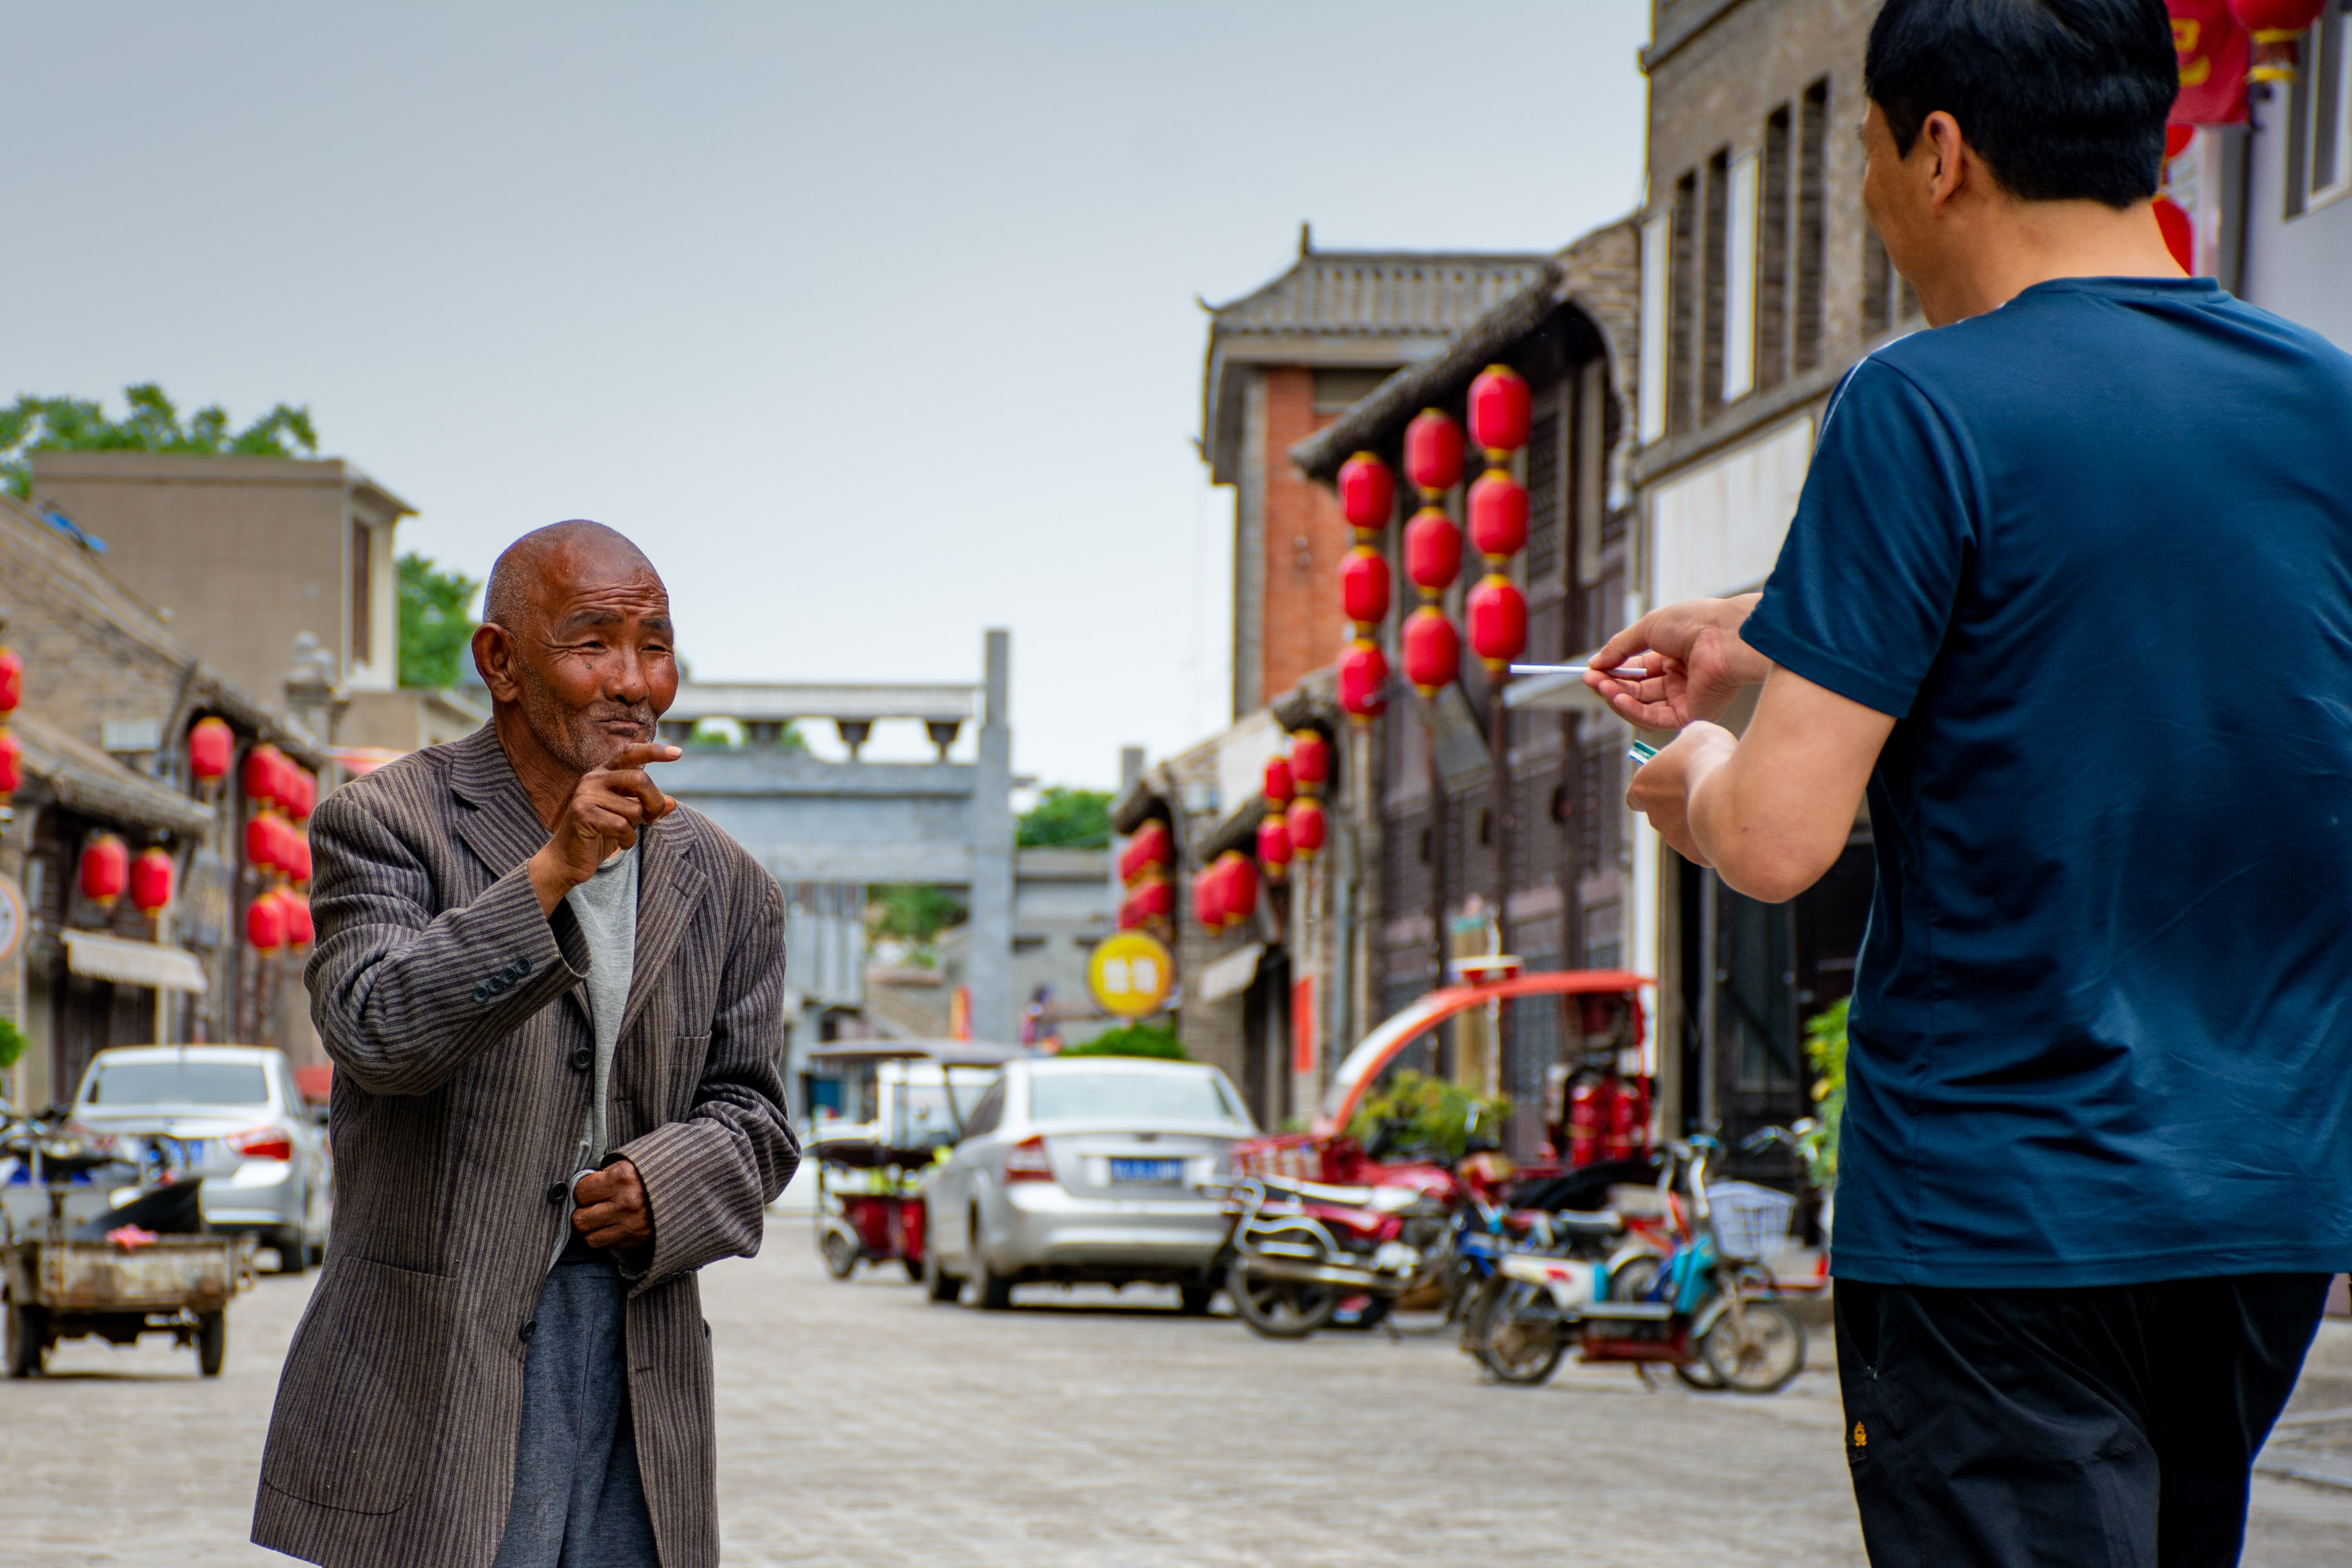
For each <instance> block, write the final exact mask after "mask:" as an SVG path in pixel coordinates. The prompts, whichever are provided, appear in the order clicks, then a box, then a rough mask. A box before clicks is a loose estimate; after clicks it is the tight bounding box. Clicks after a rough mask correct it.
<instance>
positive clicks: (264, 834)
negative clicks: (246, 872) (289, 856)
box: [245, 815, 278, 871]
mask: <svg viewBox="0 0 2352 1568" xmlns="http://www.w3.org/2000/svg"><path fill="white" fill-rule="evenodd" d="M245 858H246V862H247V864H248V865H252V866H257V867H259V868H261V869H263V870H265V871H274V870H276V869H278V819H277V818H276V817H274V816H266V815H256V816H251V817H248V818H247V819H246V824H245Z"/></svg>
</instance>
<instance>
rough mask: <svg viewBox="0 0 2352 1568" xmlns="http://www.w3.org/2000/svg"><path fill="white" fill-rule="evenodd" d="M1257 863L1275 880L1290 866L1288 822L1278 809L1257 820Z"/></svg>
mask: <svg viewBox="0 0 2352 1568" xmlns="http://www.w3.org/2000/svg"><path fill="white" fill-rule="evenodd" d="M1257 863H1258V864H1259V865H1260V866H1261V867H1263V868H1265V874H1266V876H1267V877H1269V878H1270V879H1273V880H1275V881H1277V882H1279V881H1281V880H1282V879H1283V876H1284V874H1285V873H1286V872H1287V871H1288V869H1289V868H1290V824H1289V823H1288V822H1287V821H1286V820H1284V817H1283V815H1282V813H1280V812H1278V811H1276V812H1270V813H1268V814H1267V815H1266V816H1263V817H1261V818H1259V820H1258V825H1257Z"/></svg>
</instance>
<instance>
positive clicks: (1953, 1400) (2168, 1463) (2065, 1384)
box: [1837, 1274, 2331, 1568]
mask: <svg viewBox="0 0 2352 1568" xmlns="http://www.w3.org/2000/svg"><path fill="white" fill-rule="evenodd" d="M2330 1278H2331V1276H2328V1275H2326V1274H2262V1275H2247V1276H2242V1277H2237V1278H2228V1279H2177V1280H2168V1281H2164V1282H2162V1283H2158V1284H2150V1285H2124V1286H2113V1287H2103V1288H2095V1289H2094V1288H2084V1289H2048V1290H1965V1289H1924V1288H1919V1287H1912V1286H1899V1285H1866V1284H1863V1283H1861V1282H1859V1281H1856V1280H1848V1279H1841V1280H1839V1281H1838V1282H1837V1343H1838V1382H1839V1384H1840V1386H1841V1387H1842V1389H1843V1392H1844V1394H1845V1450H1846V1458H1847V1460H1848V1462H1849V1464H1850V1466H1851V1467H1852V1469H1853V1491H1854V1500H1855V1501H1856V1502H1857V1503H1858V1504H1859V1505H1860V1506H1861V1510H1862V1537H1863V1543H1864V1546H1865V1547H1866V1548H1867V1549H1868V1550H1869V1552H1870V1561H1871V1563H1873V1564H1874V1568H1913V1565H1914V1564H1916V1565H1918V1568H1928V1565H1930V1564H1932V1565H1934V1568H2029V1565H2032V1568H2042V1565H2045V1564H2046V1565H2047V1568H2228V1565H2230V1564H2233V1563H2236V1562H2237V1561H2238V1553H2239V1551H2240V1549H2241V1547H2242V1545H2243V1543H2244V1539H2245V1533H2246V1487H2247V1480H2248V1478H2249V1476H2250V1474H2251V1472H2252V1466H2253V1462H2254V1456H2255V1455H2256V1454H2257V1453H2258V1452H2259V1451H2260V1450H2261V1448H2262V1446H2263V1438H2264V1437H2266V1436H2269V1434H2270V1429H2271V1424H2272V1423H2273V1422H2274V1421H2276V1420H2277V1419H2278V1415H2279V1412H2280V1411H2281V1410H2282V1409H2284V1407H2285V1405H2286V1401H2287V1395H2288V1394H2292V1393H2293V1392H2294V1381H2295V1375H2296V1373H2298V1372H2300V1371H2301V1369H2302V1366H2303V1356H2304V1352H2305V1351H2306V1350H2308V1349H2309V1348H2310V1345H2311V1340H2312V1336H2313V1334H2314V1333H2315V1332H2316V1331H2318V1326H2319V1317H2320V1312H2321V1310H2322V1309H2323V1308H2324V1307H2325V1306H2326V1300H2327V1285H2328V1280H2329V1279H2330Z"/></svg>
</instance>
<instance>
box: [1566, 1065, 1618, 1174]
mask: <svg viewBox="0 0 2352 1568" xmlns="http://www.w3.org/2000/svg"><path fill="white" fill-rule="evenodd" d="M1616 1101H1617V1085H1616V1083H1615V1082H1614V1081H1613V1080H1612V1079H1605V1078H1592V1077H1590V1076H1588V1077H1583V1078H1580V1079H1577V1080H1576V1084H1575V1087H1574V1088H1572V1089H1570V1090H1569V1091H1568V1163H1569V1164H1570V1165H1571V1166H1578V1165H1590V1164H1591V1163H1593V1162H1594V1161H1595V1160H1598V1159H1600V1158H1601V1145H1602V1143H1603V1142H1605V1140H1606V1139H1607V1137H1608V1133H1609V1123H1610V1120H1611V1118H1612V1115H1613V1114H1614V1111H1615V1107H1616Z"/></svg>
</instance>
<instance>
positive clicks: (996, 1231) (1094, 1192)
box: [923, 1057, 1257, 1312]
mask: <svg viewBox="0 0 2352 1568" xmlns="http://www.w3.org/2000/svg"><path fill="white" fill-rule="evenodd" d="M1256 1132H1257V1129H1256V1128H1255V1126H1254V1125H1253V1124H1252V1123H1251V1121H1250V1119H1249V1113H1248V1112H1247V1111H1245V1110H1243V1109H1242V1100H1241V1096H1240V1095H1238V1094H1236V1093H1234V1086H1233V1085H1232V1083H1230V1082H1229V1081H1227V1079H1226V1078H1225V1075H1224V1074H1223V1073H1221V1072H1219V1071H1218V1070H1217V1069H1216V1068H1213V1067H1204V1066H1201V1065H1199V1064H1197V1063H1192V1062H1171V1061H1158V1060H1150V1059H1145V1058H1123V1057H1080V1058H1070V1059H1067V1060H1063V1059H1057V1058H1038V1059H1035V1060H1017V1061H1012V1062H1007V1063H1006V1064H1005V1066H1004V1070H1003V1076H1001V1077H1000V1078H999V1079H997V1080H996V1082H995V1083H994V1085H992V1087H991V1088H990V1089H988V1091H987V1093H986V1094H985V1095H983V1096H982V1099H981V1101H980V1103H979V1105H978V1106H976V1107H975V1108H974V1109H973V1110H972V1112H971V1119H970V1120H969V1121H967V1122H966V1123H965V1136H964V1138H963V1141H962V1142H959V1143H958V1144H957V1145H956V1146H955V1152H953V1153H952V1154H951V1155H950V1156H949V1158H948V1159H947V1160H946V1161H945V1162H943V1163H941V1164H940V1165H939V1166H938V1167H936V1168H935V1169H934V1170H933V1172H932V1173H931V1175H930V1177H929V1181H928V1182H927V1183H926V1184H925V1189H924V1196H925V1206H926V1208H927V1209H928V1211H929V1224H930V1232H931V1235H930V1245H929V1247H928V1248H927V1249H926V1251H925V1254H924V1273H923V1278H924V1282H925V1284H926V1285H927V1286H928V1287H929V1291H930V1296H931V1300H934V1301H952V1300H956V1299H957V1298H958V1297H959V1296H960V1295H961V1293H962V1289H963V1285H964V1282H965V1281H966V1280H970V1281H971V1285H972V1288H973V1296H974V1299H975V1300H977V1301H978V1303H979V1305H981V1306H982V1307H984V1308H1002V1307H1006V1306H1009V1305H1011V1304H1012V1300H1013V1287H1014V1286H1015V1285H1019V1284H1023V1283H1025V1282H1028V1281H1032V1280H1053V1281H1059V1282H1066V1283H1075V1282H1079V1281H1087V1282H1094V1283H1102V1284H1112V1285H1124V1284H1128V1283H1129V1282H1132V1281H1149V1282H1152V1283H1157V1284H1164V1285H1174V1286H1176V1287H1177V1288H1178V1289H1179V1290H1180V1291H1181V1293H1182V1300H1183V1304H1184V1310H1186V1311H1188V1312H1204V1311H1206V1310H1208V1308H1209V1300H1210V1298H1211V1297H1212V1296H1213V1295H1214V1294H1215V1292H1216V1288H1217V1286H1216V1280H1215V1279H1214V1277H1213V1274H1212V1273H1211V1269H1212V1266H1213V1264H1214V1263H1215V1261H1216V1258H1217V1256H1218V1252H1219V1249H1220V1248H1221V1247H1223V1244H1224V1238H1225V1230H1226V1220H1225V1215H1224V1210H1223V1204H1222V1202H1221V1200H1219V1199H1218V1198H1215V1197H1212V1196H1209V1195H1208V1194H1204V1193H1202V1191H1201V1190H1200V1189H1201V1187H1202V1184H1204V1183H1211V1182H1223V1180H1225V1179H1226V1178H1227V1177H1228V1176H1229V1175H1230V1174H1231V1159H1230V1151H1231V1150H1232V1148H1233V1146H1234V1143H1236V1142H1240V1141H1241V1140H1242V1139H1244V1138H1250V1137H1255V1135H1256Z"/></svg>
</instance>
